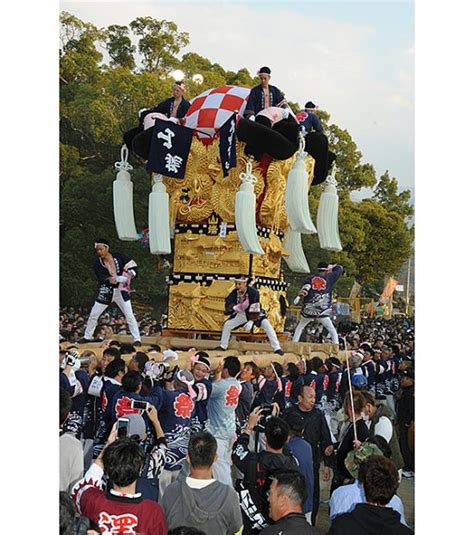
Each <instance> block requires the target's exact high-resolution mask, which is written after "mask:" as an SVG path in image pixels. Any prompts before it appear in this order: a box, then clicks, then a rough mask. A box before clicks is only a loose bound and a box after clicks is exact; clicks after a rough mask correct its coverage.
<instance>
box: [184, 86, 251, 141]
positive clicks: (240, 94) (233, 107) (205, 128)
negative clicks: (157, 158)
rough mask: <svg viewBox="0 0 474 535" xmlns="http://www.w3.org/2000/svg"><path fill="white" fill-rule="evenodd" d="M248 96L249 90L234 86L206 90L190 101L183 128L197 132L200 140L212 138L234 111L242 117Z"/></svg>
mask: <svg viewBox="0 0 474 535" xmlns="http://www.w3.org/2000/svg"><path fill="white" fill-rule="evenodd" d="M249 94H250V88H248V87H237V86H235V85H222V86H220V87H215V88H214V89H208V90H207V91H204V92H203V93H201V94H200V95H198V96H197V97H194V98H193V99H192V100H191V106H190V108H189V110H188V112H187V113H186V115H185V116H184V126H187V127H188V128H193V129H196V130H198V132H197V135H198V136H199V137H201V138H208V137H209V136H206V134H209V135H210V136H211V137H214V136H215V135H216V134H217V132H218V130H219V128H221V127H222V125H223V124H224V123H225V122H226V121H227V120H228V119H229V117H230V116H231V115H232V114H233V113H234V111H238V114H239V115H240V116H241V117H242V116H243V114H244V111H245V107H246V106H247V99H248V96H249Z"/></svg>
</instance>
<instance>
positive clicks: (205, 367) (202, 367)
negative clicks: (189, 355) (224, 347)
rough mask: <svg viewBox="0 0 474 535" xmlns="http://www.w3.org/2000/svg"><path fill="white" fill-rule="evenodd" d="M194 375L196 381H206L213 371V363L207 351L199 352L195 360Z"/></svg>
mask: <svg viewBox="0 0 474 535" xmlns="http://www.w3.org/2000/svg"><path fill="white" fill-rule="evenodd" d="M193 362H194V364H193V368H192V370H191V371H192V374H193V376H194V379H195V380H196V381H202V380H203V379H205V378H206V377H207V376H208V375H209V372H210V371H211V363H210V361H209V355H208V354H207V353H206V352H205V351H198V352H197V353H196V354H195V355H194V358H193Z"/></svg>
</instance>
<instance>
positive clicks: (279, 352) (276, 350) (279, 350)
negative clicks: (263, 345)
mask: <svg viewBox="0 0 474 535" xmlns="http://www.w3.org/2000/svg"><path fill="white" fill-rule="evenodd" d="M274 353H276V354H277V355H282V356H283V355H284V354H285V353H284V352H283V351H282V350H281V349H275V351H274Z"/></svg>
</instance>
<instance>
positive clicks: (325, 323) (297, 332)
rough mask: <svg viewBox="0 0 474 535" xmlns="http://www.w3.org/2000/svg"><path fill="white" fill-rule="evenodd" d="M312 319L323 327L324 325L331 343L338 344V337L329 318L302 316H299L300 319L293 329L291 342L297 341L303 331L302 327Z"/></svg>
mask: <svg viewBox="0 0 474 535" xmlns="http://www.w3.org/2000/svg"><path fill="white" fill-rule="evenodd" d="M312 321H317V322H318V323H321V325H322V326H323V327H325V328H326V329H327V330H328V331H329V334H330V336H331V341H332V343H333V344H339V337H338V335H337V331H336V328H335V327H334V325H333V324H332V321H331V318H303V316H301V318H300V321H299V323H298V325H297V326H296V329H295V334H294V335H293V342H299V341H300V337H301V334H302V333H303V330H304V328H305V327H306V325H308V323H311V322H312Z"/></svg>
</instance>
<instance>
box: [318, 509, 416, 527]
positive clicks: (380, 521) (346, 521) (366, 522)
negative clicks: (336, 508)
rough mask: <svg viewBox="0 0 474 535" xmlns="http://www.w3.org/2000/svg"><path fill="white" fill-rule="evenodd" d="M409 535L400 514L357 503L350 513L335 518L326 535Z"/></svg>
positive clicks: (391, 510)
mask: <svg viewBox="0 0 474 535" xmlns="http://www.w3.org/2000/svg"><path fill="white" fill-rule="evenodd" d="M347 533H350V534H351V535H409V534H410V533H413V532H412V530H411V529H409V528H407V527H406V526H405V525H403V524H402V523H401V522H400V513H397V512H396V511H394V510H393V509H390V508H389V507H378V506H377V505H370V504H368V503H358V504H357V505H356V506H355V508H354V510H353V511H352V512H351V513H344V514H342V515H339V516H337V517H336V518H335V519H334V522H333V523H332V525H331V529H330V530H329V533H328V535H346V534H347Z"/></svg>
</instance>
